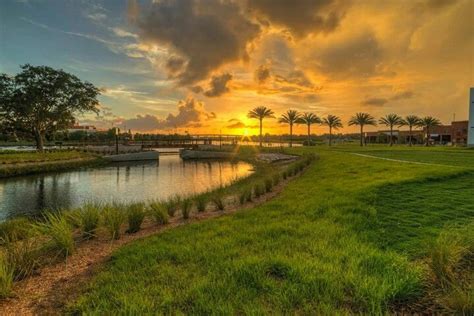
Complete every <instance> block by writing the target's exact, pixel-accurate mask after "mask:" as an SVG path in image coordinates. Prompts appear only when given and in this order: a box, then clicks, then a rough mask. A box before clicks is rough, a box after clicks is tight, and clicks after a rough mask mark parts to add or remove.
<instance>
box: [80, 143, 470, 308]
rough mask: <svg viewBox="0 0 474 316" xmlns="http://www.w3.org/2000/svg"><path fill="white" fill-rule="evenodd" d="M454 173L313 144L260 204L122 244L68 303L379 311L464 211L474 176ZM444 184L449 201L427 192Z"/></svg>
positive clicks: (411, 289) (414, 287)
mask: <svg viewBox="0 0 474 316" xmlns="http://www.w3.org/2000/svg"><path fill="white" fill-rule="evenodd" d="M299 150H301V151H302V150H305V149H299ZM468 155H472V153H468ZM459 173H460V170H459V168H446V169H444V170H441V169H440V168H439V167H436V166H422V167H420V166H416V165H410V164H400V163H395V162H387V161H383V160H375V159H368V158H363V157H357V156H353V155H350V154H349V153H346V152H338V151H332V152H330V151H326V150H323V152H322V157H321V160H320V161H318V162H316V163H315V164H314V165H313V166H312V167H311V169H310V170H308V171H307V172H306V173H305V174H304V175H303V176H302V177H301V178H300V179H297V180H296V181H294V182H293V183H292V184H290V185H289V186H288V187H287V188H286V189H285V190H284V192H283V193H282V194H281V195H280V196H279V197H278V198H276V199H274V200H273V201H271V202H269V203H266V204H264V205H262V206H260V207H257V208H254V209H251V210H248V211H245V212H242V213H238V214H235V215H233V216H228V217H225V218H220V219H218V220H213V221H208V222H203V223H198V224H193V225H189V226H186V227H181V228H178V229H175V230H172V231H168V232H166V233H164V234H160V235H158V236H155V237H152V238H148V239H146V240H143V241H140V242H136V243H134V244H132V245H129V246H127V247H124V248H122V249H121V250H119V251H118V252H117V253H116V254H115V255H114V256H113V258H112V260H111V262H110V263H109V264H107V266H106V267H105V268H104V269H103V271H102V272H101V273H99V274H98V275H97V277H96V278H95V279H94V280H93V282H92V284H91V286H90V288H89V289H88V290H87V291H86V292H85V293H84V294H83V295H82V296H81V297H80V298H79V300H78V301H77V302H76V303H75V304H74V306H73V307H72V309H73V310H80V311H85V312H92V311H95V312H104V311H108V312H112V313H113V311H118V310H121V311H129V312H137V313H138V312H140V313H144V312H152V311H160V312H176V311H179V312H184V313H186V314H210V313H225V314H227V313H240V312H242V313H252V314H258V313H270V312H271V313H275V312H280V313H281V312H290V311H291V312H292V313H293V312H295V311H299V312H302V313H311V314H314V312H317V311H319V312H320V313H328V314H329V313H331V314H332V313H335V312H342V313H344V312H347V311H352V312H357V311H362V312H372V313H377V312H381V311H383V310H386V309H387V308H388V307H389V305H390V304H395V303H400V302H405V301H406V300H409V299H413V298H415V297H416V296H417V295H422V291H423V287H422V283H423V272H422V264H421V263H419V262H417V261H410V260H412V257H411V254H416V255H422V254H423V253H425V252H426V250H427V247H428V246H427V244H426V242H427V241H429V240H431V238H432V236H434V235H436V234H438V233H439V230H440V229H441V227H442V226H443V225H444V224H449V222H450V221H451V220H452V219H453V220H454V221H460V220H464V221H467V220H468V219H469V220H472V218H473V214H472V209H471V210H469V209H466V205H474V196H473V195H472V194H469V193H468V190H467V189H463V187H464V185H471V188H472V183H473V176H472V173H466V174H464V175H459ZM434 175H436V176H439V177H441V180H437V181H435V180H433V176H434ZM424 177H428V179H427V180H424V181H423V180H420V179H422V178H424ZM459 179H460V180H461V182H462V184H459V182H458V180H459ZM407 181H408V183H404V182H407ZM413 181H418V182H413ZM453 183H455V184H456V185H458V186H459V188H460V189H461V192H460V193H459V194H458V195H452V194H451V195H449V194H448V196H452V197H455V200H450V199H449V198H448V199H446V201H441V199H437V200H433V198H434V197H438V196H441V194H443V193H446V189H449V188H451V187H452V184H453ZM426 186H427V187H426ZM419 194H421V197H422V199H421V198H419V197H420V195H419ZM400 196H403V198H400ZM425 201H431V203H430V204H426V203H425ZM416 202H418V203H416ZM441 202H443V204H439V203H441ZM430 205H436V206H438V208H437V209H436V210H433V209H432V207H431V206H430ZM442 206H445V207H442ZM410 210H412V211H410ZM413 210H414V211H416V212H417V215H416V216H415V215H414V214H413ZM395 212H397V214H396V215H394V213H395ZM418 214H419V216H418ZM454 214H455V215H454ZM414 226H416V229H415V228H414ZM420 247H421V249H420ZM407 253H408V254H409V255H407ZM132 289H133V290H132Z"/></svg>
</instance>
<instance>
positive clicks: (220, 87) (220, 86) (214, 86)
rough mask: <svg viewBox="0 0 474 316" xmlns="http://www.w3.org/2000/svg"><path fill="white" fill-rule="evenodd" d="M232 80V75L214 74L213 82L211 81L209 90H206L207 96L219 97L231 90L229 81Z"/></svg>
mask: <svg viewBox="0 0 474 316" xmlns="http://www.w3.org/2000/svg"><path fill="white" fill-rule="evenodd" d="M230 80H232V75H231V74H229V73H224V74H222V75H219V76H212V78H211V82H210V83H209V90H206V91H205V92H204V95H205V96H206V97H218V96H220V95H223V94H224V93H226V92H229V87H227V83H228V82H229V81H230Z"/></svg>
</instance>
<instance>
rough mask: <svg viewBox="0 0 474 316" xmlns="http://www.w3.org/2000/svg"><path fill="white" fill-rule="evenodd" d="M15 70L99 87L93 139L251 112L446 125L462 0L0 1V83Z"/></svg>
mask: <svg viewBox="0 0 474 316" xmlns="http://www.w3.org/2000/svg"><path fill="white" fill-rule="evenodd" d="M25 63H30V64H33V65H48V66H51V67H54V68H62V69H64V70H66V71H68V72H71V73H73V74H75V75H77V76H78V77H80V78H81V79H83V80H87V81H90V82H92V83H93V84H95V85H96V86H98V87H100V88H102V89H103V93H102V96H101V97H100V102H101V114H100V116H99V117H95V116H89V117H84V118H82V119H81V123H83V124H93V125H96V126H98V127H101V128H108V127H111V126H112V125H113V124H115V126H122V127H125V126H126V128H127V129H129V128H130V129H132V131H133V132H144V131H155V132H164V133H169V132H174V131H176V130H177V131H178V132H184V131H189V132H191V133H219V132H220V131H222V132H223V133H230V134H241V133H244V132H246V131H247V132H250V133H252V134H254V133H257V131H258V130H257V128H255V127H256V126H257V122H256V121H252V120H249V119H247V118H246V114H247V112H248V110H249V109H251V108H253V107H255V106H259V105H265V106H267V107H270V108H272V109H273V110H274V111H275V113H276V114H277V115H280V114H281V113H282V112H284V111H286V110H287V109H289V108H291V109H296V110H299V111H311V112H314V113H316V114H318V115H319V116H324V115H327V114H335V115H339V116H340V117H341V118H342V119H343V121H344V123H346V122H347V120H348V119H349V117H350V116H351V115H352V114H354V113H355V112H360V111H363V112H369V113H371V114H373V115H374V116H376V117H379V116H381V115H384V114H387V113H392V112H394V113H397V114H400V115H407V114H418V115H420V116H423V115H433V116H436V117H438V118H439V119H441V120H442V121H443V122H444V123H449V122H450V121H451V120H452V119H453V115H454V114H455V117H456V119H458V120H465V119H467V112H468V89H469V87H471V86H474V69H473V64H474V1H473V0H458V1H456V0H386V1H380V0H352V1H350V0H349V1H346V0H300V1H296V0H292V1H289V0H288V1H284V0H241V1H226V0H183V1H169V0H157V1H151V0H143V1H128V2H127V1H119V0H110V1H92V0H90V1H87V0H56V1H52V0H21V1H20V0H16V1H14V0H2V1H1V2H0V72H6V73H9V74H14V73H16V72H18V71H19V65H21V64H25ZM265 127H266V128H265V132H269V133H280V132H286V131H287V127H286V126H282V125H280V124H278V122H277V120H276V119H273V120H272V119H269V120H267V121H266V124H265ZM355 130H356V129H355V128H352V127H350V128H344V129H343V131H345V132H350V131H355ZM325 131H326V128H324V127H316V128H315V132H316V133H323V132H325ZM296 132H297V133H304V132H305V129H304V127H299V128H297V130H296Z"/></svg>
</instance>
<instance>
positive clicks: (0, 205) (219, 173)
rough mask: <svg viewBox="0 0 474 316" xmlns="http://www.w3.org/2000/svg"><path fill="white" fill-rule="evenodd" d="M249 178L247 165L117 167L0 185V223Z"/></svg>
mask: <svg viewBox="0 0 474 316" xmlns="http://www.w3.org/2000/svg"><path fill="white" fill-rule="evenodd" d="M252 172H253V167H252V165H251V164H248V163H246V162H230V161H215V160H213V161H183V160H182V159H181V158H180V157H179V156H178V155H161V156H160V159H159V161H148V162H138V163H137V162H135V163H119V164H112V165H107V166H104V167H99V168H82V169H76V170H71V171H66V172H55V173H47V174H37V175H30V176H22V177H13V178H6V179H0V221H3V220H5V219H8V218H12V217H16V216H21V215H26V216H35V215H38V214H40V212H41V211H42V210H44V209H58V208H75V207H78V206H81V205H83V204H84V203H87V202H112V201H115V202H124V203H128V202H136V201H147V200H150V199H166V198H169V197H170V196H173V195H176V194H179V195H183V196H185V195H186V196H189V195H192V194H195V193H202V192H205V191H207V190H211V189H214V188H217V187H219V186H225V185H227V184H229V183H231V182H232V181H233V180H236V179H239V178H242V177H246V176H248V175H250V174H251V173H252Z"/></svg>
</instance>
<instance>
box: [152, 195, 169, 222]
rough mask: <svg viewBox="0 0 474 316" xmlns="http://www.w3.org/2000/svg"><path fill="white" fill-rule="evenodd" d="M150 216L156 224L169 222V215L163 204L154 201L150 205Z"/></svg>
mask: <svg viewBox="0 0 474 316" xmlns="http://www.w3.org/2000/svg"><path fill="white" fill-rule="evenodd" d="M149 210H150V214H151V216H152V217H153V219H154V220H155V222H157V223H158V224H161V225H164V224H168V222H169V215H168V212H167V211H166V208H165V206H164V205H163V203H161V202H159V201H156V202H152V203H151V204H150V208H149Z"/></svg>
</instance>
